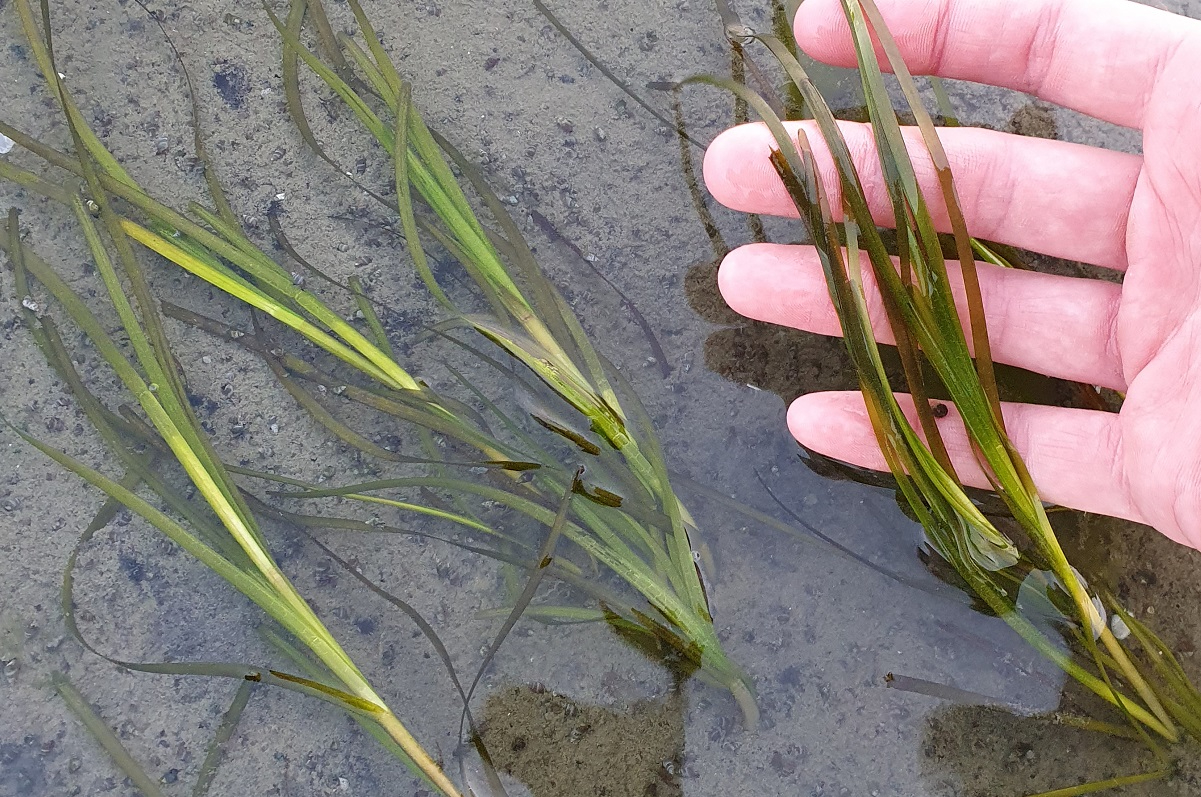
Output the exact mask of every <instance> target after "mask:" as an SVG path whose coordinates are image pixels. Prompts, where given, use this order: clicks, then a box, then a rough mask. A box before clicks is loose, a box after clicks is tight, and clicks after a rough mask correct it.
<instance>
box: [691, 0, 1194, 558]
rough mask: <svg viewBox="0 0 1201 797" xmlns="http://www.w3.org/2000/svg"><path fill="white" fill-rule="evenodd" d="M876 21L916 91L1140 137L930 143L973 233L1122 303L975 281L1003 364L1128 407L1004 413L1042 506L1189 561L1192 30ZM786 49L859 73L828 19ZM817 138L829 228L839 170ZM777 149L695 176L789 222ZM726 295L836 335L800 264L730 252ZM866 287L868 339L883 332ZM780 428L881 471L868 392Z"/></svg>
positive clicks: (956, 6)
mask: <svg viewBox="0 0 1201 797" xmlns="http://www.w3.org/2000/svg"><path fill="white" fill-rule="evenodd" d="M877 4H878V5H879V6H880V10H881V12H882V13H883V15H884V18H885V20H886V22H887V24H888V27H889V29H890V30H891V31H892V34H893V36H894V37H895V38H896V40H897V42H898V43H899V45H900V49H901V52H902V54H903V56H904V58H905V62H906V64H907V65H908V66H909V68H910V70H911V71H912V72H913V73H914V74H919V75H940V76H943V77H948V78H958V79H963V80H971V81H976V82H980V83H989V84H992V85H996V86H1003V87H1007V88H1012V89H1017V90H1019V91H1024V92H1028V93H1031V94H1034V95H1037V96H1038V97H1040V98H1042V99H1044V100H1047V101H1050V102H1053V103H1057V104H1060V105H1064V106H1067V107H1069V108H1073V109H1075V110H1077V111H1080V112H1082V113H1085V114H1088V115H1090V116H1093V117H1096V118H1098V119H1102V120H1105V121H1109V122H1113V123H1116V124H1119V125H1124V126H1128V127H1132V128H1135V129H1138V130H1141V131H1142V134H1143V155H1142V156H1136V155H1128V154H1123V153H1117V152H1111V151H1107V150H1102V149H1096V148H1092V147H1085V146H1081V145H1077V144H1069V143H1065V142H1059V141H1047V140H1042V139H1032V138H1022V137H1018V136H1014V135H1010V134H1006V133H1000V132H994V131H989V130H983V129H973V128H946V129H941V130H940V131H939V137H940V138H941V139H942V141H943V145H944V147H945V148H946V150H947V155H948V157H949V159H950V163H951V169H952V172H953V173H954V176H955V182H956V187H957V191H958V195H959V200H960V203H961V205H962V207H963V212H964V215H965V217H966V219H967V225H968V230H969V232H970V233H971V234H972V235H974V236H976V237H979V238H984V239H988V240H993V241H999V242H1001V243H1006V244H1010V245H1013V246H1017V247H1021V248H1025V249H1030V250H1034V251H1038V252H1042V253H1044V254H1047V255H1052V256H1055V257H1063V258H1068V259H1071V260H1079V261H1082V262H1086V263H1091V264H1094V265H1097V266H1101V267H1105V268H1111V269H1115V270H1118V271H1122V272H1124V277H1123V282H1122V284H1121V285H1117V284H1113V283H1110V282H1105V281H1100V280H1088V279H1076V278H1069V277H1059V276H1052V275H1047V274H1039V273H1034V272H1027V271H1015V270H1008V269H1003V268H998V267H994V266H990V265H988V264H984V263H978V264H977V267H978V269H979V274H980V282H981V290H982V294H983V300H984V307H985V311H986V314H987V317H988V328H989V338H990V341H991V343H992V353H993V356H994V358H995V359H996V360H997V361H999V362H1005V363H1009V364H1011V365H1016V366H1020V367H1022V368H1027V369H1030V370H1034V371H1039V372H1041V373H1045V374H1049V375H1051V376H1057V377H1062V378H1064V379H1072V380H1077V381H1080V382H1085V383H1088V384H1094V385H1101V386H1104V387H1109V388H1113V389H1115V390H1119V391H1123V392H1125V394H1126V400H1125V403H1124V404H1123V406H1122V409H1121V412H1119V413H1117V414H1113V413H1104V412H1094V411H1089V410H1077V409H1066V408H1058V407H1043V406H1034V405H1026V404H1007V405H1005V406H1004V408H1003V411H1004V415H1005V421H1006V425H1007V427H1008V430H1009V434H1010V437H1011V438H1012V440H1013V442H1014V444H1015V445H1016V446H1017V448H1018V450H1019V451H1020V452H1021V454H1022V456H1023V457H1024V458H1025V461H1026V464H1027V465H1028V467H1029V469H1030V473H1031V475H1032V476H1033V478H1034V482H1035V484H1036V485H1037V487H1038V489H1039V491H1040V494H1041V495H1042V497H1043V498H1044V499H1045V500H1047V501H1052V502H1054V503H1057V504H1062V505H1064V506H1070V507H1074V508H1077V509H1082V510H1086V511H1090V512H1099V513H1104V514H1108V515H1115V516H1118V517H1123V518H1128V519H1131V520H1136V521H1139V522H1142V523H1147V524H1149V525H1152V526H1154V527H1155V528H1157V529H1159V530H1160V531H1161V532H1163V533H1164V534H1166V535H1167V536H1168V537H1170V538H1172V539H1173V540H1176V541H1177V542H1180V543H1183V544H1186V545H1189V546H1192V547H1194V548H1201V99H1199V95H1198V93H1197V91H1196V85H1197V75H1199V74H1201V22H1195V21H1192V20H1188V19H1185V18H1182V17H1179V16H1175V15H1173V14H1169V13H1167V12H1163V11H1157V10H1154V9H1151V8H1148V7H1145V6H1140V5H1136V4H1134V3H1132V2H1129V1H1128V0H1023V1H1022V2H1020V3H1014V2H1012V0H877ZM796 34H797V41H798V43H799V44H800V45H801V47H802V48H803V49H804V50H805V51H806V52H807V53H808V54H810V55H811V56H813V57H815V58H817V59H819V60H822V61H825V62H828V63H832V64H835V65H839V66H854V64H855V56H854V50H853V48H852V45H851V38H850V32H849V29H848V27H847V23H846V20H845V19H844V17H843V13H842V8H841V5H840V2H839V0H806V2H804V3H803V4H802V6H801V10H800V12H799V13H798V15H797V19H796ZM878 55H879V53H878ZM881 60H882V61H883V59H882V58H881ZM797 124H800V123H797ZM796 126H797V125H796V124H794V125H792V126H791V128H790V129H795V127H796ZM807 132H808V135H809V138H810V140H811V141H812V142H814V146H815V149H816V150H817V152H816V155H817V159H818V165H819V171H820V173H821V177H822V180H823V183H824V184H825V185H826V187H827V190H828V191H829V193H830V196H831V200H830V204H831V206H832V207H834V208H838V207H840V205H841V203H840V201H839V200H838V197H839V195H840V194H839V192H838V180H837V176H836V173H835V171H834V166H833V162H832V161H831V160H830V158H829V156H828V153H827V152H826V151H825V150H824V149H823V148H822V147H821V144H820V136H819V135H818V134H817V131H816V130H815V129H814V128H811V127H807ZM843 133H844V135H845V136H846V138H847V142H848V144H849V145H850V147H851V151H852V153H853V154H854V156H855V161H856V164H857V166H858V169H859V172H860V175H861V176H862V178H863V182H864V187H865V191H866V193H867V196H868V199H869V202H870V204H871V207H872V212H873V215H874V216H875V218H876V221H877V222H878V223H880V224H881V225H884V224H889V225H891V223H892V208H891V206H890V205H889V202H888V198H887V194H886V193H885V189H884V186H883V185H882V182H881V177H880V168H879V164H878V162H877V161H876V154H875V149H874V146H873V143H872V139H871V133H870V130H869V129H867V128H866V127H864V126H862V125H854V124H844V125H843ZM906 141H907V142H908V145H909V148H910V150H911V152H913V153H915V157H914V165H915V168H916V169H917V171H918V175H919V178H920V182H921V184H922V187H923V190H924V192H925V194H926V196H927V198H928V199H929V200H930V203H931V211H932V213H933V214H934V216H935V219H936V221H938V222H939V225H940V230H942V231H944V232H947V231H950V224H949V222H948V221H947V216H946V209H945V207H943V206H942V205H941V200H940V198H939V197H940V194H939V191H938V188H937V178H936V177H935V174H934V169H933V167H932V166H931V164H930V161H929V158H928V156H927V155H926V154H925V150H924V148H923V146H922V144H921V138H920V135H919V134H917V132H916V131H911V130H907V131H906ZM772 145H773V142H772V139H771V136H770V134H769V133H768V132H767V130H766V129H765V128H764V127H763V126H761V125H744V126H741V127H738V128H734V129H732V130H728V131H726V132H725V133H723V134H722V135H720V136H719V137H718V138H717V139H716V140H715V141H714V142H713V144H712V145H711V146H710V147H709V150H708V152H707V153H706V156H705V169H704V174H705V182H706V184H707V185H708V187H709V190H710V191H711V192H712V193H713V195H714V197H716V198H717V199H718V201H720V202H722V203H723V204H725V205H727V206H729V207H731V208H734V209H737V210H742V211H747V212H755V213H765V214H776V215H791V216H795V215H796V211H795V209H794V208H793V206H792V203H791V201H790V200H789V199H788V196H787V194H786V193H785V191H784V188H783V186H782V185H781V184H780V181H779V178H778V177H777V175H776V173H775V171H774V169H773V168H772V166H771V164H770V163H769V162H768V158H767V155H768V153H769V151H770V148H771V146H772ZM718 280H719V284H720V287H721V292H722V295H723V296H724V297H725V299H726V301H727V302H728V303H729V305H730V306H731V307H732V308H733V309H734V310H736V311H738V312H740V313H742V314H743V315H747V316H750V317H752V318H756V319H759V320H762V321H769V322H772V323H776V324H783V325H786V326H791V327H795V328H797V329H804V330H809V331H812V332H818V333H822V334H831V335H833V334H838V333H839V326H838V319H837V317H836V315H835V314H834V310H833V307H832V306H831V304H830V301H829V298H828V295H827V293H826V284H825V280H824V277H823V275H822V271H821V266H820V264H819V262H818V260H817V255H816V252H815V251H814V250H813V248H812V247H807V246H782V245H776V244H753V245H749V246H744V247H741V248H739V249H736V250H734V251H733V252H731V253H730V254H729V255H728V256H727V257H726V259H725V261H724V262H723V263H722V265H721V271H720V273H719V278H718ZM865 282H867V280H865ZM866 287H868V289H869V305H871V308H872V317H873V326H875V328H877V329H884V328H886V326H887V324H886V323H876V321H877V320H881V319H882V318H883V313H882V311H881V310H880V307H879V301H878V299H876V300H874V301H873V299H872V298H871V294H872V288H871V286H870V285H869V286H866ZM960 311H961V315H962V314H963V311H964V307H963V305H961V307H960ZM965 317H966V316H965ZM881 340H884V341H887V337H886V336H883V335H882V336H881ZM906 398H907V397H906ZM903 406H908V407H909V408H910V409H911V408H912V402H908V404H903ZM956 418H957V416H956V414H955V412H954V410H952V411H951V413H950V414H949V415H948V416H947V417H946V418H944V419H943V420H942V421H940V422H939V423H940V425H941V430H942V432H943V434H944V437H945V439H946V443H947V448H948V450H949V451H950V452H951V455H952V459H953V460H954V462H955V466H956V468H957V470H958V471H959V473H960V475H961V477H962V478H963V479H964V481H965V482H967V483H970V484H973V485H975V486H978V487H987V486H988V482H987V480H986V478H985V476H984V473H983V472H982V471H981V470H980V468H979V467H978V466H977V465H976V464H975V460H974V457H973V456H972V454H971V450H970V446H969V444H968V441H967V438H966V435H965V433H964V431H963V427H962V424H960V423H958V422H956ZM788 425H789V428H790V429H791V431H792V433H793V435H794V436H795V437H796V438H797V440H799V441H800V442H802V443H804V444H805V445H806V446H809V447H810V448H813V449H815V450H817V451H820V452H822V453H824V454H827V455H829V456H833V457H836V458H838V459H842V460H846V461H849V462H852V463H855V464H857V465H862V466H865V467H871V468H877V469H881V470H884V469H886V468H887V466H886V464H885V462H884V459H883V456H882V455H881V453H880V450H879V448H878V446H877V444H876V440H875V436H874V434H873V433H872V430H871V425H870V423H869V421H868V419H867V415H866V410H865V408H864V405H863V401H862V399H861V397H860V395H859V394H858V393H812V394H809V395H806V396H802V397H801V398H799V399H797V400H796V401H795V402H793V404H792V406H791V407H790V409H789V412H788Z"/></svg>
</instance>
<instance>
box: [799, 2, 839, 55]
mask: <svg viewBox="0 0 1201 797" xmlns="http://www.w3.org/2000/svg"><path fill="white" fill-rule="evenodd" d="M792 30H793V35H794V36H796V41H797V44H798V45H799V46H800V48H801V49H802V50H804V51H805V53H806V54H808V55H809V56H811V57H813V58H816V59H817V60H819V61H823V62H825V63H828V64H834V65H836V66H853V65H854V63H855V54H854V50H853V49H852V46H851V28H850V25H848V24H847V19H846V15H845V14H844V13H843V10H842V2H841V0H805V2H803V3H801V7H800V9H798V10H797V14H796V18H795V19H793V21H792Z"/></svg>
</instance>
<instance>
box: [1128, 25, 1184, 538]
mask: <svg viewBox="0 0 1201 797" xmlns="http://www.w3.org/2000/svg"><path fill="white" fill-rule="evenodd" d="M1190 50H1191V51H1184V50H1182V51H1178V53H1177V56H1176V58H1175V60H1174V61H1173V62H1172V63H1170V64H1169V65H1168V66H1167V67H1166V69H1165V70H1164V72H1163V74H1162V75H1161V77H1160V79H1159V81H1158V82H1157V84H1156V88H1155V91H1154V93H1153V95H1152V97H1151V99H1150V101H1149V103H1148V106H1147V112H1146V117H1145V122H1144V127H1143V142H1144V144H1143V146H1144V154H1143V169H1142V171H1141V173H1140V175H1139V178H1138V182H1137V185H1136V188H1135V192H1134V196H1133V199H1132V201H1131V204H1130V215H1129V219H1128V222H1127V225H1126V229H1127V244H1126V250H1127V259H1128V266H1127V270H1126V276H1125V279H1124V281H1123V287H1122V299H1121V302H1120V305H1119V308H1118V312H1117V319H1116V324H1115V343H1116V348H1117V352H1118V356H1119V358H1120V360H1121V363H1122V369H1123V372H1124V374H1125V376H1126V379H1127V382H1128V385H1129V387H1128V389H1127V393H1126V402H1125V403H1124V405H1123V407H1122V410H1121V413H1120V418H1121V425H1120V430H1121V435H1120V439H1119V440H1117V441H1115V443H1114V447H1115V451H1114V454H1115V459H1116V460H1118V461H1120V462H1121V463H1122V465H1123V466H1124V467H1123V471H1124V476H1125V482H1126V486H1127V488H1128V489H1129V491H1130V498H1131V501H1132V503H1133V504H1134V506H1135V508H1136V509H1137V510H1138V511H1139V513H1140V514H1141V516H1142V517H1141V518H1140V519H1142V520H1145V522H1147V523H1149V524H1151V525H1153V526H1155V527H1156V528H1158V529H1159V530H1160V531H1162V532H1164V533H1165V534H1167V535H1168V536H1169V537H1171V538H1173V539H1175V540H1177V541H1178V542H1183V543H1185V544H1188V545H1191V546H1192V547H1195V548H1201V150H1198V148H1197V147H1196V146H1194V145H1193V143H1192V142H1195V141H1198V140H1201V138H1198V136H1199V135H1201V112H1199V110H1198V107H1197V105H1196V100H1195V98H1194V96H1192V95H1193V92H1192V89H1191V86H1192V84H1193V78H1194V76H1195V75H1196V67H1197V66H1198V64H1201V41H1198V40H1196V39H1194V43H1193V46H1192V47H1191V48H1190Z"/></svg>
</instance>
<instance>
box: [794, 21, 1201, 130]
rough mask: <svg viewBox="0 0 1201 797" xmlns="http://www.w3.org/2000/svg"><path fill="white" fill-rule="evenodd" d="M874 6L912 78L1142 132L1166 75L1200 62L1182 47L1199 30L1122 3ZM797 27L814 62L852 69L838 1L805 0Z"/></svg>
mask: <svg viewBox="0 0 1201 797" xmlns="http://www.w3.org/2000/svg"><path fill="white" fill-rule="evenodd" d="M877 4H878V5H879V6H880V12H881V14H882V15H883V17H884V21H885V23H886V24H887V25H888V29H889V30H890V31H891V32H892V35H893V37H894V38H895V39H896V40H897V44H898V46H899V48H900V51H901V55H902V57H903V58H904V59H905V64H906V65H907V66H908V67H909V70H910V71H911V72H913V73H914V74H921V75H941V76H943V77H949V78H958V79H961V80H971V81H975V82H977V83H987V84H990V85H993V86H1003V87H1005V88H1011V89H1016V90H1018V91H1024V92H1026V93H1029V94H1034V95H1037V96H1039V97H1041V98H1043V99H1045V100H1049V101H1050V102H1054V103H1056V104H1059V105H1064V106H1067V107H1069V108H1073V109H1075V110H1077V111H1080V112H1082V113H1086V114H1088V115H1089V116H1094V117H1096V118H1098V119H1104V120H1106V121H1108V122H1113V123H1114V124H1120V125H1125V126H1127V127H1134V128H1141V127H1142V123H1143V116H1144V112H1145V110H1146V108H1147V105H1148V103H1149V102H1150V100H1151V98H1152V96H1153V94H1154V92H1155V89H1156V86H1157V85H1158V84H1159V81H1160V80H1161V78H1162V77H1163V76H1164V75H1165V74H1173V75H1179V76H1180V77H1181V78H1182V79H1186V80H1187V79H1188V78H1189V76H1190V75H1195V74H1196V73H1195V69H1196V66H1197V62H1198V60H1199V59H1201V52H1199V51H1198V48H1196V47H1181V44H1182V43H1184V42H1185V41H1186V40H1187V39H1189V38H1190V37H1192V38H1195V37H1197V36H1198V35H1199V31H1201V23H1197V22H1195V21H1193V20H1189V19H1187V18H1185V17H1181V16H1178V15H1176V14H1170V13H1167V12H1165V11H1159V10H1156V9H1152V8H1148V7H1147V6H1144V5H1139V4H1137V3H1132V2H1129V0H1022V2H1018V3H1015V2H1013V0H878V3H877ZM795 30H796V37H797V42H798V43H799V44H800V46H801V47H802V49H804V50H805V52H807V53H808V54H810V55H812V56H813V57H814V58H817V59H819V60H821V61H826V62H828V63H831V64H839V65H843V66H854V65H855V53H854V50H853V48H852V45H851V35H850V28H849V27H848V25H847V21H846V18H845V17H844V16H843V12H842V6H841V3H840V2H839V0H807V2H805V3H803V4H802V5H801V9H800V11H799V12H798V13H797V16H796V22H795ZM877 57H878V58H881V63H884V61H883V54H882V53H881V52H880V51H879V50H877Z"/></svg>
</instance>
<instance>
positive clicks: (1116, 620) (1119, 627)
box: [1109, 614, 1130, 639]
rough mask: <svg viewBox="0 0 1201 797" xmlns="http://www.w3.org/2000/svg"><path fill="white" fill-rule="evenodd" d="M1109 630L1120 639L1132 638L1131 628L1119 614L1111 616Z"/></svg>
mask: <svg viewBox="0 0 1201 797" xmlns="http://www.w3.org/2000/svg"><path fill="white" fill-rule="evenodd" d="M1109 630H1110V631H1113V635H1114V636H1115V637H1117V638H1118V639H1125V638H1126V637H1128V636H1130V626H1128V625H1126V621H1125V620H1123V619H1122V618H1121V617H1120V616H1119V615H1117V614H1113V615H1111V616H1110V618H1109Z"/></svg>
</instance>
